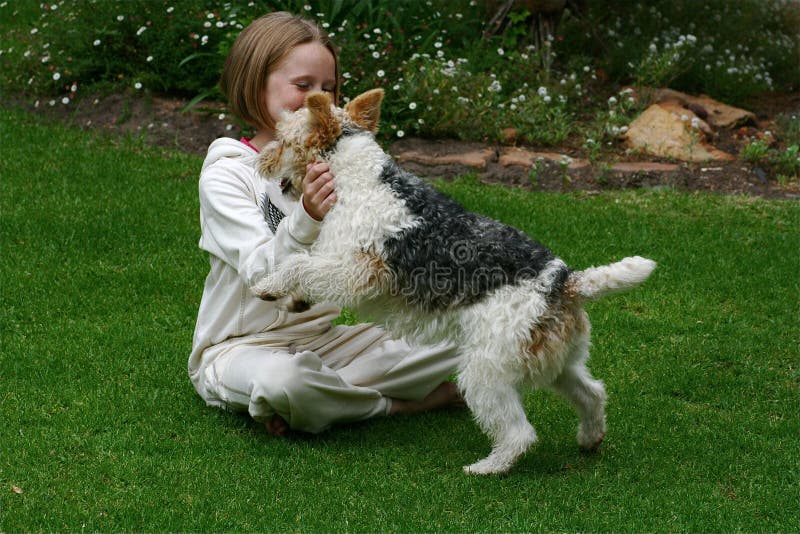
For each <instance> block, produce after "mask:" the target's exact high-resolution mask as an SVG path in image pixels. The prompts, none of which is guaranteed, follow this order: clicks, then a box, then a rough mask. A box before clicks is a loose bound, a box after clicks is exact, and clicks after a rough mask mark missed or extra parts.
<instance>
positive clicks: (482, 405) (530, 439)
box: [458, 358, 536, 475]
mask: <svg viewBox="0 0 800 534" xmlns="http://www.w3.org/2000/svg"><path fill="white" fill-rule="evenodd" d="M497 370H498V369H497V367H496V362H491V361H488V360H487V359H485V358H484V359H482V360H477V361H476V360H475V359H473V360H472V361H469V362H467V364H466V366H465V367H464V368H463V369H462V371H461V372H460V373H459V377H458V381H459V387H460V388H461V390H462V392H463V394H464V400H465V401H466V403H467V406H468V407H469V409H470V410H471V411H472V414H473V416H474V417H475V420H476V422H477V423H478V426H479V427H480V428H481V430H483V432H484V433H486V434H487V435H488V436H489V437H490V438H491V440H492V452H491V453H490V454H489V456H487V457H486V458H484V459H483V460H480V461H478V462H476V463H474V464H472V465H467V466H464V471H465V472H466V473H469V474H474V475H490V474H497V473H504V472H506V471H508V470H509V469H510V468H511V467H512V466H513V465H514V463H515V462H516V461H517V459H518V458H519V457H520V456H522V455H523V454H524V453H525V452H526V451H527V450H528V448H529V447H530V446H531V444H533V443H534V442H535V441H536V432H535V431H534V429H533V426H531V424H530V423H529V422H528V418H527V417H526V415H525V409H524V407H523V404H522V399H521V397H520V393H519V391H518V388H517V381H518V380H519V375H517V376H514V375H512V374H510V373H507V372H504V373H503V374H502V376H498V372H497Z"/></svg>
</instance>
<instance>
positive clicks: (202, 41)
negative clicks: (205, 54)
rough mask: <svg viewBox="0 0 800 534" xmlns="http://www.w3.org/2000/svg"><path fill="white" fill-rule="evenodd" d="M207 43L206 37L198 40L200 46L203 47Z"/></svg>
mask: <svg viewBox="0 0 800 534" xmlns="http://www.w3.org/2000/svg"><path fill="white" fill-rule="evenodd" d="M206 43H208V35H204V36H203V38H202V39H200V44H201V45H205V44H206Z"/></svg>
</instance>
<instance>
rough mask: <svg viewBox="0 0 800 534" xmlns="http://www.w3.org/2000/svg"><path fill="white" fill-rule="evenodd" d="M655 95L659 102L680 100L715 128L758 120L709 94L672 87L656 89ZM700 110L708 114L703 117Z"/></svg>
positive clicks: (748, 112)
mask: <svg viewBox="0 0 800 534" xmlns="http://www.w3.org/2000/svg"><path fill="white" fill-rule="evenodd" d="M653 96H654V100H653V101H654V102H655V103H657V104H660V103H662V102H667V101H671V100H672V101H676V102H679V103H680V104H681V105H682V106H684V107H686V108H688V109H690V110H692V111H693V112H694V113H695V114H696V115H697V116H698V117H700V118H701V119H703V120H705V121H707V122H708V124H710V125H711V126H712V127H714V128H735V127H737V126H742V125H745V124H755V122H756V116H755V114H754V113H752V112H750V111H747V110H744V109H740V108H736V107H733V106H729V105H727V104H723V103H722V102H718V101H716V100H714V99H713V98H711V97H710V96H708V95H700V96H692V95H688V94H686V93H681V92H680V91H674V90H672V89H656V90H655V92H654V95H653ZM699 110H703V111H704V112H705V113H706V115H707V116H706V117H703V116H702V115H703V114H702V112H701V113H697V111H699Z"/></svg>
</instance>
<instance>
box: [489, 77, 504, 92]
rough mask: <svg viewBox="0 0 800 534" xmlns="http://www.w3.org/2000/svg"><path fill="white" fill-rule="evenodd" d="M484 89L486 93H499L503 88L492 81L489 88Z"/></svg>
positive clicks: (498, 83)
mask: <svg viewBox="0 0 800 534" xmlns="http://www.w3.org/2000/svg"><path fill="white" fill-rule="evenodd" d="M486 89H487V91H491V92H492V93H499V92H500V91H502V90H503V87H502V86H501V85H500V82H498V81H497V80H492V83H491V85H489V87H487V88H486Z"/></svg>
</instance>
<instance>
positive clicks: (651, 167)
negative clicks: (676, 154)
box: [611, 161, 681, 174]
mask: <svg viewBox="0 0 800 534" xmlns="http://www.w3.org/2000/svg"><path fill="white" fill-rule="evenodd" d="M680 168H681V166H680V165H678V164H677V163H657V162H652V161H641V162H638V161H632V162H623V163H615V164H614V165H612V166H611V170H612V171H616V172H623V173H634V174H635V173H640V172H675V171H678V170H680Z"/></svg>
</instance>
